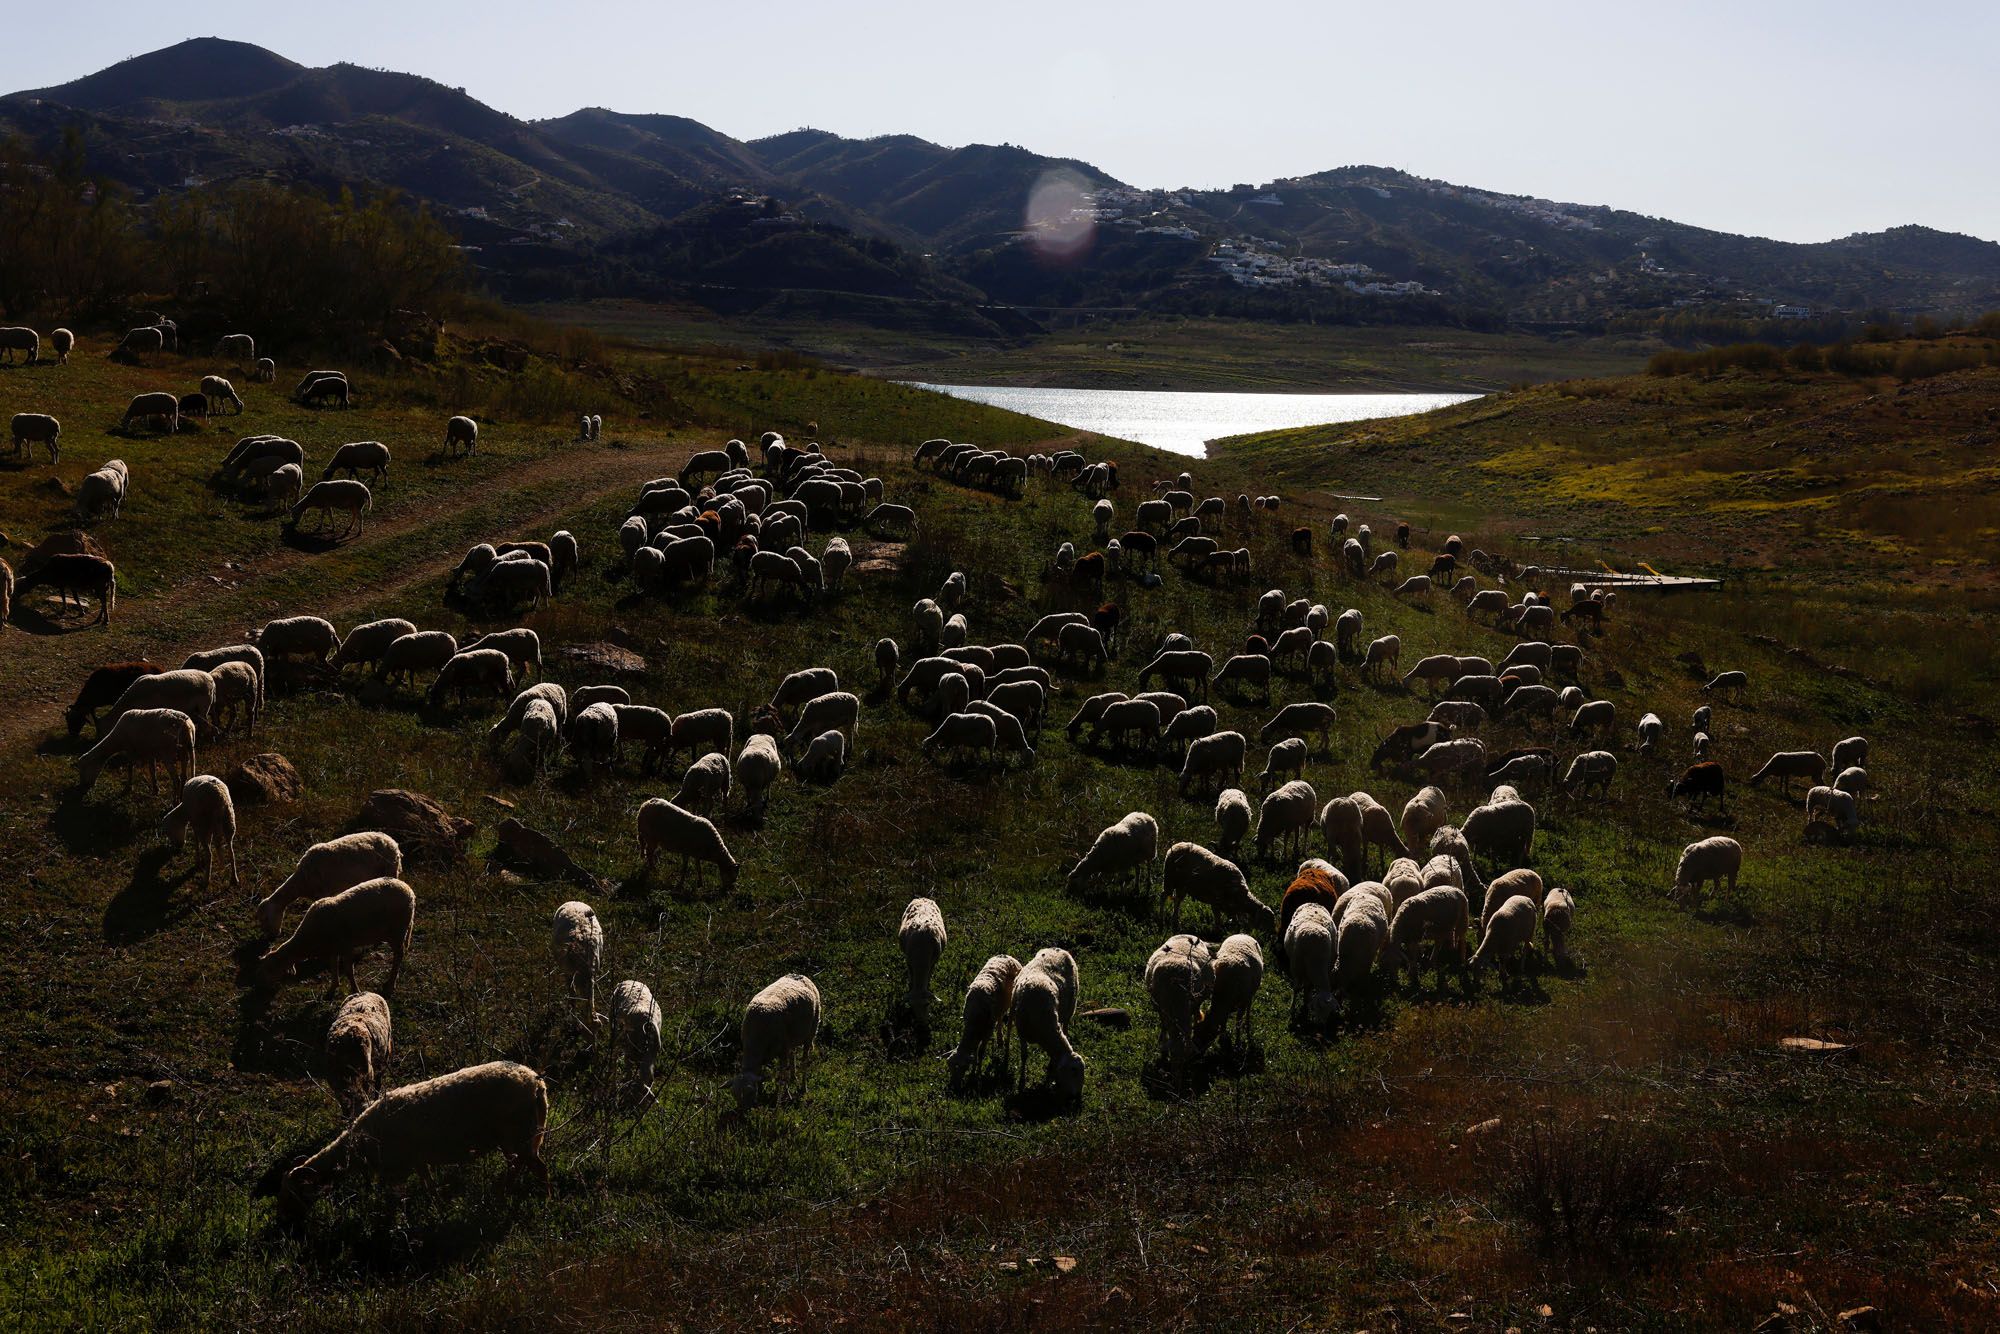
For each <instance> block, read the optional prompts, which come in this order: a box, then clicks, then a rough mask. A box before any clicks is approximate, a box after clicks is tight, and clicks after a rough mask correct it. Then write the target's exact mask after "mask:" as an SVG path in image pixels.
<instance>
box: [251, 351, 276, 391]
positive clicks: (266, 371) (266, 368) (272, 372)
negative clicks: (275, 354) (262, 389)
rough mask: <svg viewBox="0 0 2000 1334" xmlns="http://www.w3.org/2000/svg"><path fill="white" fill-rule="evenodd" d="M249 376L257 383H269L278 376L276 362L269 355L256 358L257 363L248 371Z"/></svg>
mask: <svg viewBox="0 0 2000 1334" xmlns="http://www.w3.org/2000/svg"><path fill="white" fill-rule="evenodd" d="M250 378H251V379H252V380H253V381H255V382H256V383H258V384H270V383H272V382H273V381H275V380H276V379H277V378H278V363H277V362H275V361H273V360H271V358H269V357H259V358H257V365H256V366H255V368H254V369H252V370H251V372H250Z"/></svg>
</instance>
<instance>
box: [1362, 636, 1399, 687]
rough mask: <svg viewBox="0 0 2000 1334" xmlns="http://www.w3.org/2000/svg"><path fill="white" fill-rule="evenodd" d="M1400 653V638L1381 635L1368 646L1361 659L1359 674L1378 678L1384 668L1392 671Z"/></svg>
mask: <svg viewBox="0 0 2000 1334" xmlns="http://www.w3.org/2000/svg"><path fill="white" fill-rule="evenodd" d="M1402 652H1403V641H1402V639H1401V638H1400V637H1398V636H1396V635H1383V636H1382V637H1381V638H1380V639H1377V640H1374V641H1372V642H1371V643H1370V644H1369V645H1368V651H1367V653H1366V654H1364V655H1363V656H1362V659H1361V674H1362V675H1363V676H1367V677H1375V676H1379V675H1380V674H1381V671H1382V669H1383V668H1384V667H1387V668H1388V669H1389V670H1390V671H1394V670H1395V669H1396V667H1397V659H1398V658H1399V657H1401V655H1402Z"/></svg>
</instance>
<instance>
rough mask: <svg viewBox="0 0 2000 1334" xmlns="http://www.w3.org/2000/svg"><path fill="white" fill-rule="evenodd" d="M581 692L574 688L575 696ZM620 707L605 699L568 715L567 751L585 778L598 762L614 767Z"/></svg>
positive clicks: (593, 776)
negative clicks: (575, 690) (569, 716)
mask: <svg viewBox="0 0 2000 1334" xmlns="http://www.w3.org/2000/svg"><path fill="white" fill-rule="evenodd" d="M582 693H583V692H582V691H578V692H577V694H578V695H579V696H581V695H582ZM579 703H580V701H579ZM620 707H621V706H620V705H617V704H613V703H610V702H608V701H598V702H595V703H591V704H582V705H581V707H579V708H578V709H577V711H576V713H575V714H574V715H573V716H572V718H571V721H570V725H569V753H570V754H571V755H572V756H574V757H575V758H576V762H577V765H578V767H579V768H581V769H582V770H583V776H584V778H585V779H586V780H589V779H593V778H595V777H596V773H597V766H598V765H600V764H603V765H606V766H609V767H616V765H617V763H618V745H619V726H618V710H619V708H620ZM524 721H525V717H524ZM648 753H650V750H649V752H648Z"/></svg>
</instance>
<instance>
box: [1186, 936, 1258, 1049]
mask: <svg viewBox="0 0 2000 1334" xmlns="http://www.w3.org/2000/svg"><path fill="white" fill-rule="evenodd" d="M1210 970H1211V977H1212V979H1213V981H1212V984H1211V987H1210V991H1209V1002H1208V1012H1207V1013H1206V1014H1204V1015H1202V1016H1201V1020H1200V1022H1198V1023H1197V1024H1195V1026H1194V1031H1193V1034H1192V1038H1193V1048H1194V1051H1195V1052H1196V1053H1200V1052H1203V1051H1206V1050H1207V1049H1208V1047H1209V1046H1210V1045H1211V1044H1212V1043H1213V1042H1214V1041H1215V1039H1216V1038H1217V1037H1218V1036H1221V1035H1223V1034H1226V1033H1228V1031H1229V1029H1230V1027H1231V1021H1232V1020H1233V1021H1234V1027H1235V1029H1236V1032H1235V1033H1234V1035H1233V1037H1232V1040H1233V1041H1234V1043H1235V1044H1236V1049H1237V1050H1238V1051H1239V1052H1247V1051H1248V1050H1249V1045H1250V1022H1251V1017H1252V1011H1253V1009H1254V1008H1255V1004H1256V1000H1257V992H1258V991H1259V990H1260V989H1261V988H1262V987H1263V985H1264V951H1263V950H1262V949H1261V948H1259V947H1258V944H1257V940H1256V937H1254V936H1248V935H1243V934H1241V933H1238V934H1237V935H1233V936H1230V937H1228V938H1227V939H1226V940H1224V941H1223V942H1222V943H1221V944H1220V945H1217V946H1216V947H1215V953H1214V956H1213V958H1212V960H1211V963H1210Z"/></svg>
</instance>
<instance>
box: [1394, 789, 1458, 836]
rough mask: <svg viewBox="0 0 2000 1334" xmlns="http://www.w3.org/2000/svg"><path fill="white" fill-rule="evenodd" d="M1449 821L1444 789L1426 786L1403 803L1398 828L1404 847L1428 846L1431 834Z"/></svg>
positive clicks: (1449, 816)
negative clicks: (1401, 816)
mask: <svg viewBox="0 0 2000 1334" xmlns="http://www.w3.org/2000/svg"><path fill="white" fill-rule="evenodd" d="M1450 822H1451V815H1450V811H1449V808H1448V807H1447V806H1446V804H1445V795H1444V789H1443V788H1441V787H1426V788H1424V789H1422V790H1421V791H1419V792H1418V793H1417V795H1415V796H1414V797H1411V798H1410V799H1409V800H1408V801H1406V802H1404V803H1403V818H1402V820H1401V821H1400V828H1401V831H1402V835H1403V845H1404V847H1405V848H1421V847H1425V846H1428V845H1429V843H1430V841H1431V835H1432V834H1435V833H1436V832H1437V831H1438V830H1440V829H1442V828H1444V826H1445V825H1447V824H1449V823H1450Z"/></svg>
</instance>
